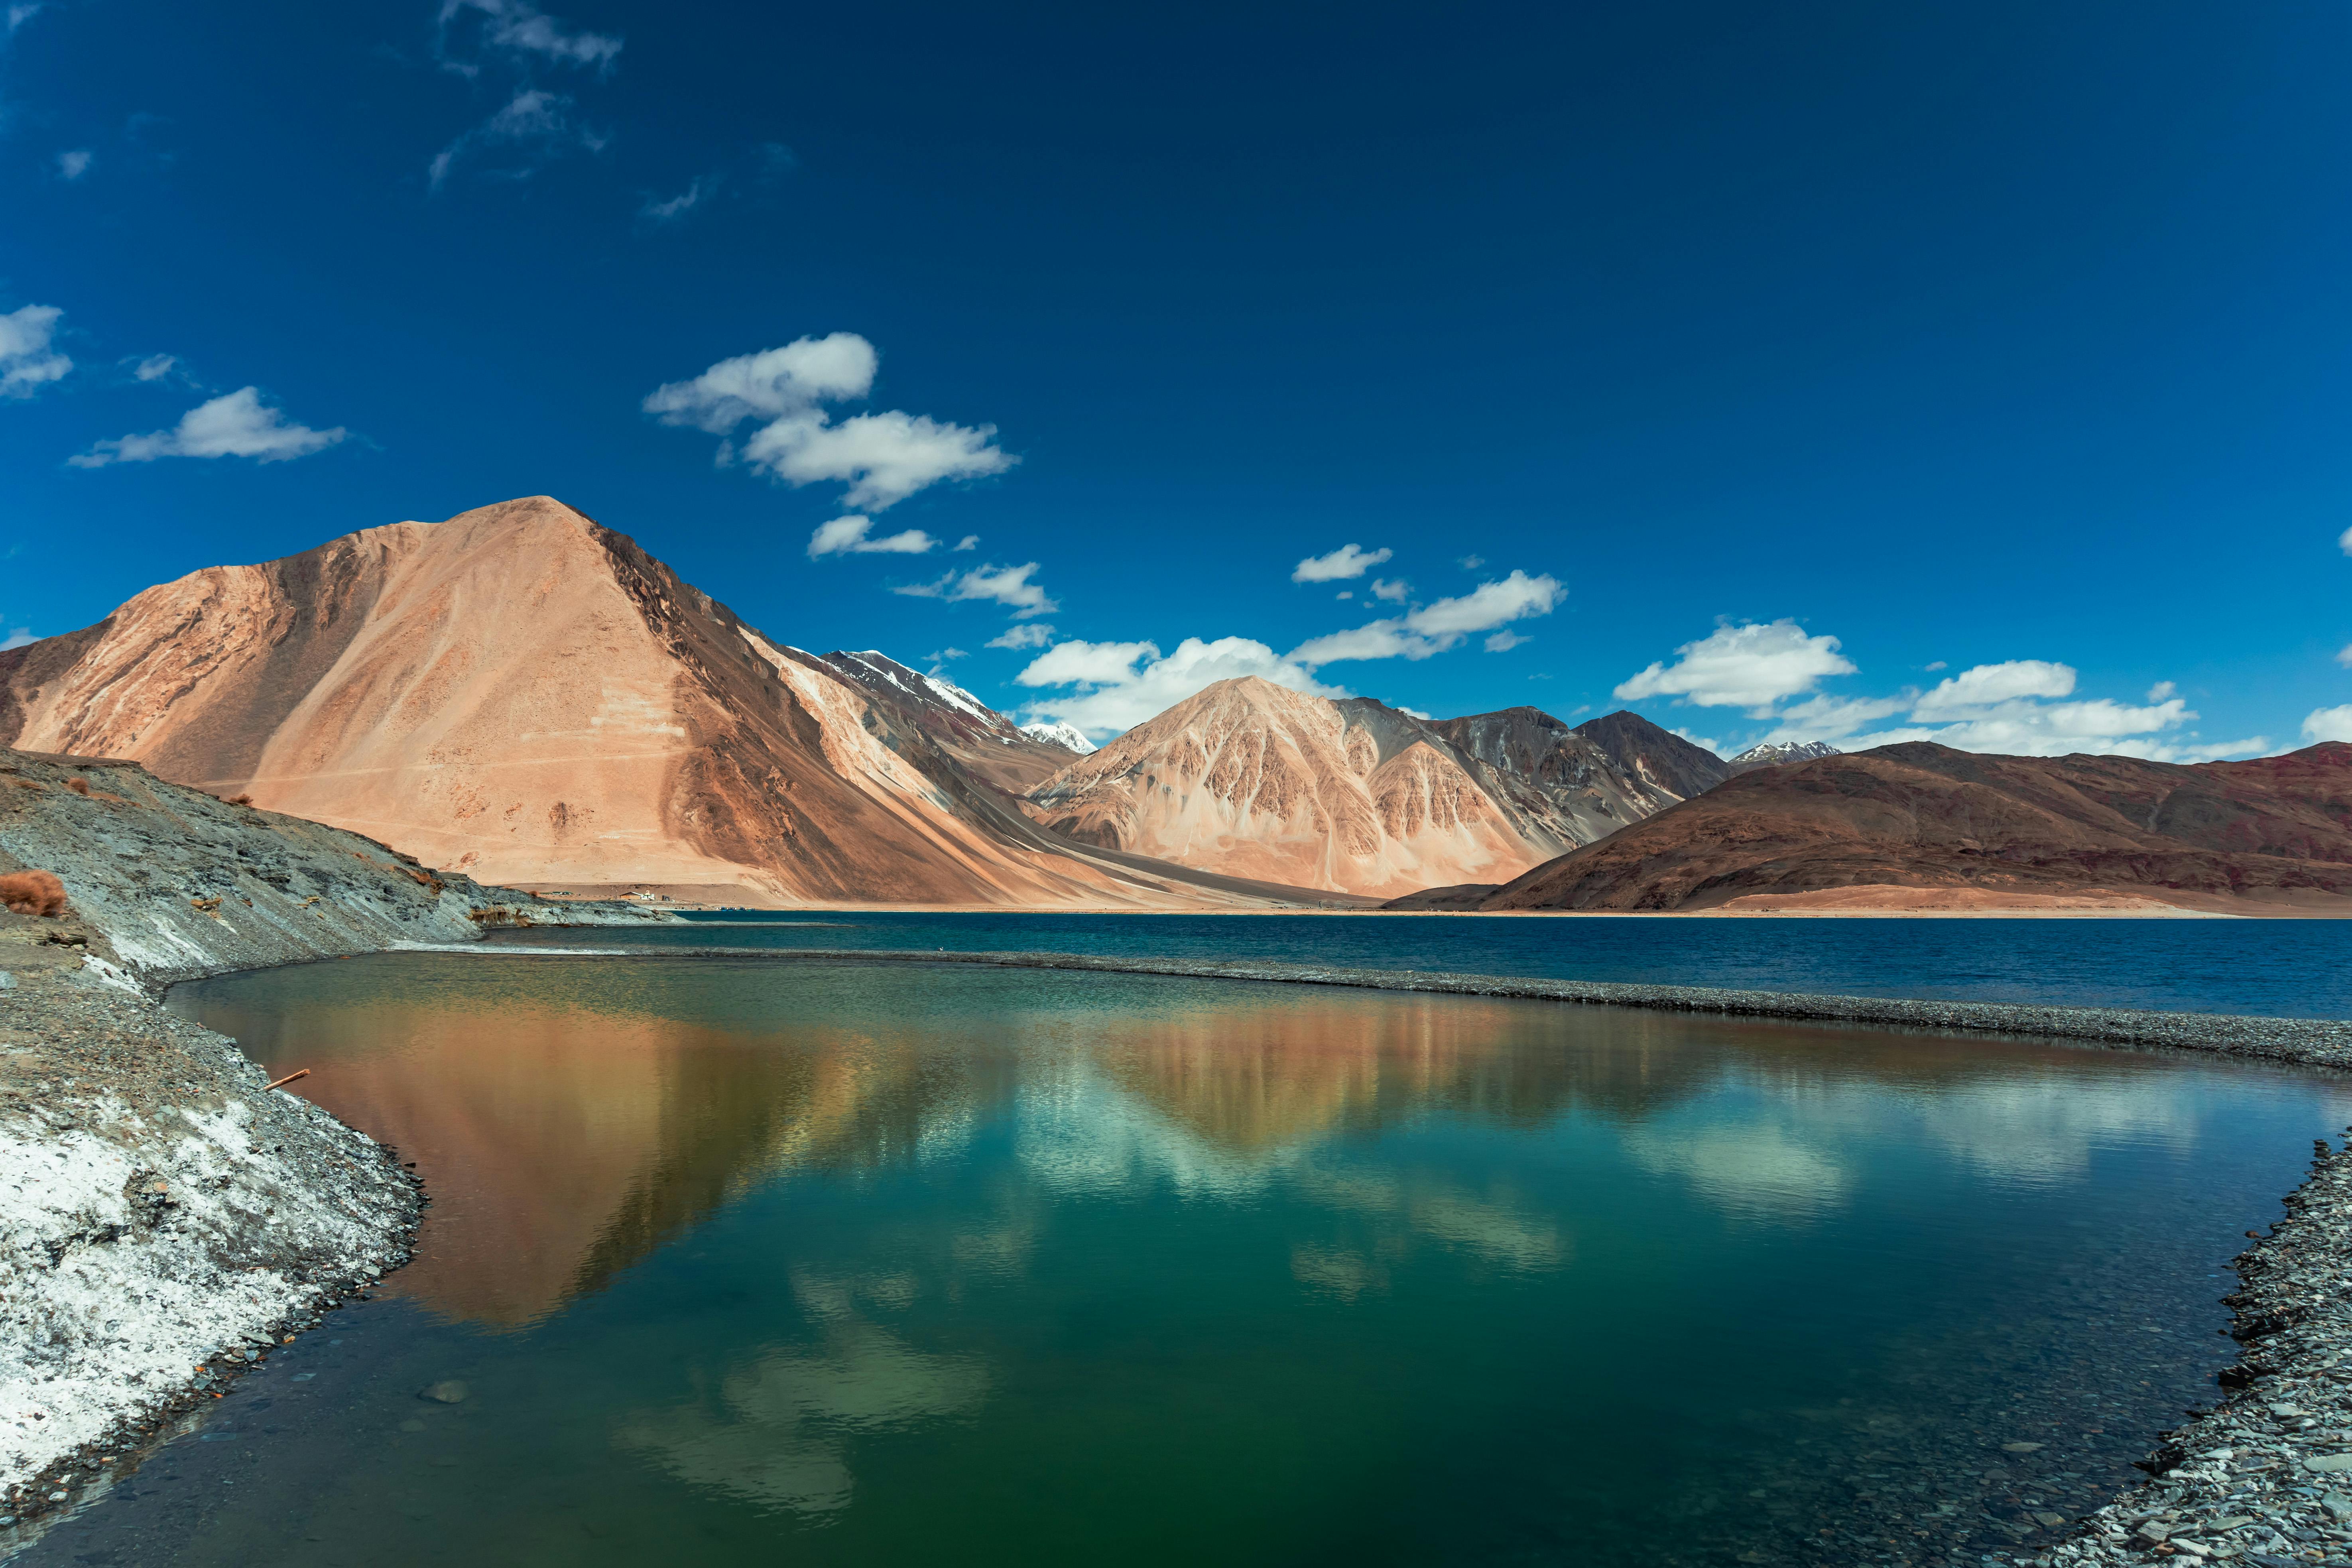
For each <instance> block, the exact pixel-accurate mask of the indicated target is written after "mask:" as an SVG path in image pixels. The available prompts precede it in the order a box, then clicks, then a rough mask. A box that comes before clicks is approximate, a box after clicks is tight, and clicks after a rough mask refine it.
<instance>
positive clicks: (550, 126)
mask: <svg viewBox="0 0 2352 1568" xmlns="http://www.w3.org/2000/svg"><path fill="white" fill-rule="evenodd" d="M576 107H577V106H576V105H575V104H574V103H573V101H572V99H571V98H569V97H568V96H566V95H565V94H563V93H560V92H549V91H547V90H545V89H541V88H535V87H526V88H523V89H520V91H518V92H517V93H516V94H515V95H514V97H513V98H512V99H511V100H509V101H508V103H507V106H506V107H505V108H503V109H501V110H499V111H498V112H497V113H496V114H493V115H491V116H490V117H489V118H488V120H485V121H482V123H480V124H479V125H477V126H475V127H474V128H473V129H472V130H471V131H468V132H466V133H465V134H464V135H462V136H460V137H458V138H457V140H456V141H455V142H450V143H449V145H447V146H446V147H444V148H442V149H441V151H440V152H438V153H435V154H434V155H433V162H432V163H431V164H430V165H429V167H428V170H427V173H428V175H429V178H428V180H427V182H426V184H428V185H429V187H430V188H431V189H433V190H436V191H437V190H439V189H440V188H441V186H442V184H443V182H445V181H446V180H447V179H448V177H449V171H450V170H452V169H454V168H456V167H457V164H458V163H459V162H461V161H463V160H466V159H469V158H471V157H473V156H475V155H476V154H478V153H483V152H486V151H488V150H489V149H492V148H498V147H511V148H516V149H519V150H520V152H521V153H522V154H523V159H524V161H523V163H520V165H517V166H515V167H513V168H509V169H506V170H503V171H500V173H502V174H505V175H507V176H508V177H509V178H513V179H527V178H529V177H530V174H531V173H532V172H533V171H534V170H535V169H536V168H537V167H538V165H539V164H541V163H545V162H546V161H548V160H549V159H551V158H554V157H556V156H558V155H560V154H562V153H565V152H567V151H569V150H571V149H572V148H574V147H582V148H585V149H586V150H588V151H589V152H591V153H601V152H603V151H604V147H605V144H606V143H607V142H610V141H611V140H612V138H611V137H609V136H607V135H605V134H604V132H597V131H592V130H590V129H589V128H588V127H587V126H585V125H583V124H582V123H581V122H580V121H578V120H576V119H574V118H573V116H572V110H574V108H576Z"/></svg>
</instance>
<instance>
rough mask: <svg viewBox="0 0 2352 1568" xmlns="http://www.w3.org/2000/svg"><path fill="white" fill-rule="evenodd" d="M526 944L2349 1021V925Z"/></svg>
mask: <svg viewBox="0 0 2352 1568" xmlns="http://www.w3.org/2000/svg"><path fill="white" fill-rule="evenodd" d="M490 940H491V941H493V942H500V943H509V944H515V945H522V946H530V945H556V946H572V945H579V944H582V943H594V944H596V945H600V946H602V945H613V944H621V945H627V946H635V947H645V948H653V949H660V948H679V947H698V946H718V947H749V948H776V947H791V948H899V949H914V950H926V949H930V948H940V947H944V948H948V949H950V950H960V951H991V950H1000V951H1002V950H1017V951H1027V952H1080V953H1096V954H1101V955H1104V956H1107V957H1124V958H1194V959H1216V960H1229V961H1236V962H1238V961H1243V960H1253V959H1276V960H1283V961H1288V962H1296V963H1321V964H1332V965H1341V966H1351V967H1359V968H1366V969H1422V970H1441V971H1454V972H1459V973H1472V974H1515V975H1537V976H1542V977H1545V978H1549V979H1559V980H1597V981H1619V982H1626V983H1632V984H1659V985H1709V986H1717V987H1720V988H1724V989H1728V990H1759V991H1795V992H1808V993H1814V994H1832V995H1856V996H1912V997H1919V998H1923V999H1927V1000H1958V1001H1971V1002H2019V1003H2043V1004H2056V1005H2062V1006H2076V1007H2147V1008H2153V1009H2157V1010H2158V1011H2168V1012H2169V1011H2179V1012H2191V1013H2246V1014H2252V1015H2255V1016H2263V1017H2311V1018H2352V921H2336V920H2274V921H2273V920H2262V921H2255V920H2048V919H2043V920H1992V919H1968V920H1913V919H1893V920H1855V919H1844V920H1823V919H1805V918H1801V917H1789V918H1780V917H1763V916H1755V917H1722V916H1718V917H1711V918H1703V919H1690V918H1675V917H1659V916H1623V915H1620V916H1609V915H1578V916H1569V917H1560V916H1513V915H1129V914H940V913H932V912H929V911H924V912H908V913H900V912H890V911H875V910H852V911H843V912H838V913H829V912H813V913H794V914H790V915H777V914H764V913H761V914H753V913H741V914H731V915H730V914H711V915H689V916H688V917H687V921H686V923H684V924H681V925H676V926H668V927H659V926H653V927H644V928H638V929H627V928H621V929H613V930H604V929H599V930H594V931H580V930H577V929H575V930H572V931H499V932H495V933H493V934H492V936H491V939H490Z"/></svg>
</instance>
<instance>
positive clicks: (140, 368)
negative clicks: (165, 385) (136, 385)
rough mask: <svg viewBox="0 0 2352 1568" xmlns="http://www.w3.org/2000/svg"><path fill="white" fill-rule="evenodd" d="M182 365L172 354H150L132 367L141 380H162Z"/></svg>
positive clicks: (132, 371)
mask: <svg viewBox="0 0 2352 1568" xmlns="http://www.w3.org/2000/svg"><path fill="white" fill-rule="evenodd" d="M179 366H180V362H179V361H178V360H177V359H176V358H174V357H173V355H171V354H149V355H148V356H147V357H146V358H145V359H142V360H141V361H140V362H139V363H137V364H134V365H132V366H131V374H132V375H134V376H136V377H138V378H139V379H140V380H141V381H161V380H163V378H164V377H165V376H167V375H169V374H172V373H173V371H174V370H177V369H178V368H179Z"/></svg>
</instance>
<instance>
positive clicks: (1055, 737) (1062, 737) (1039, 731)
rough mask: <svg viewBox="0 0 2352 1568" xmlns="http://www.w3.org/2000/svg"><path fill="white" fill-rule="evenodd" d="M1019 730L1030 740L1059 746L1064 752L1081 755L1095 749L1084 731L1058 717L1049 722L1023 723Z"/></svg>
mask: <svg viewBox="0 0 2352 1568" xmlns="http://www.w3.org/2000/svg"><path fill="white" fill-rule="evenodd" d="M1021 732H1022V733H1023V734H1024V735H1026V736H1028V737H1030V738H1031V739H1032V740H1036V741H1043V742H1045V743H1046V744H1047V745H1049V746H1059V747H1061V748H1062V749H1063V750H1064V751H1066V752H1076V753H1077V754H1078V755H1080V756H1082V757H1083V756H1085V755H1086V754H1087V752H1091V751H1093V750H1094V749H1095V743H1094V742H1092V741H1089V740H1087V737H1086V732H1085V731H1082V730H1079V729H1078V728H1076V726H1075V725H1071V724H1065V723H1063V722H1062V721H1060V720H1058V719H1056V720H1055V721H1053V722H1052V723H1050V724H1048V723H1045V722H1043V721H1040V722H1038V723H1035V724H1024V725H1022V726H1021Z"/></svg>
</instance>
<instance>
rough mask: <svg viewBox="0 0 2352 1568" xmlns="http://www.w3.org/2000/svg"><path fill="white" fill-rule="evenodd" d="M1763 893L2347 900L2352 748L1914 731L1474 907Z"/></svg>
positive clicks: (1727, 793)
mask: <svg viewBox="0 0 2352 1568" xmlns="http://www.w3.org/2000/svg"><path fill="white" fill-rule="evenodd" d="M1767 897H1769V898H1774V899H1781V900H1791V899H1793V900H1797V903H1796V904H1795V905H1794V906H1793V907H1799V908H1802V907H1807V906H1809V905H1810V906H1812V907H1840V908H1853V909H1859V908H1869V907H1873V906H1877V907H1906V906H1907V907H1919V906H1921V905H1922V904H1937V905H1950V906H1958V907H1986V906H1988V905H1992V906H1998V905H2000V904H2001V903H2002V902H2004V901H2006V902H2010V903H2016V904H2020V905H2023V906H2027V907H2031V906H2032V905H2033V904H2034V903H2035V902H2036V901H2037V900H2040V901H2043V902H2045V903H2046V901H2047V900H2052V899H2059V898H2063V899H2067V900H2074V901H2077V902H2088V903H2093V904H2096V903H2101V902H2106V903H2117V902H2129V901H2133V900H2140V901H2154V902H2157V903H2163V904H2173V905H2179V906H2182V907H2188V908H2198V909H2209V910H2257V911H2258V910H2263V909H2264V908H2268V909H2272V910H2278V909H2282V908H2286V907H2294V906H2301V907H2308V908H2311V909H2315V910H2343V909H2345V908H2347V905H2346V903H2345V900H2347V899H2352V745H2344V744H2341V743H2334V742H2331V743H2328V744H2325V745H2318V746H2312V747H2308V748H2306V749H2305V750H2303V751H2300V752H2292V753H2290V754H2288V755H2286V756H2284V757H2264V758H2259V759H2256V760H2254V761H2252V762H2238V763H2196V764H2193V765H2182V764H2179V763H2151V762H2142V761H2140V760H2138V759H2137V758H2132V757H2112V756H2082V755H2076V756H2068V757H2001V756H1984V755H1979V754H1977V753H1974V752H1958V751H1954V750H1952V749H1950V748H1949V747H1946V746H1937V745H1933V744H1929V743H1927V742H1916V743H1912V744H1906V745H1895V746H1882V747H1879V748H1877V749H1876V750H1874V751H1869V752H1857V753H1854V754H1853V755H1833V756H1828V757H1821V758H1816V759H1814V760H1813V761H1811V762H1805V763H1795V764H1793V765H1790V766H1782V767H1768V768H1759V769H1756V770H1753V771H1750V772H1748V773H1740V774H1738V776H1736V777H1734V778H1732V779H1730V780H1729V781H1727V782H1726V783H1724V784H1719V785H1717V787H1716V788H1714V789H1713V790H1710V791H1709V792H1707V793H1706V795H1702V796H1701V797H1699V798H1698V799H1696V800H1692V801H1688V802H1685V804H1683V805H1678V806H1675V807H1673V808H1671V809H1669V810H1667V811H1664V812H1662V813H1660V814H1659V815H1658V816H1654V817H1651V818H1650V819H1649V820H1648V821H1646V822H1643V823H1639V824H1636V825H1635V826H1632V827H1629V828H1627V829H1625V830H1624V831H1623V832H1622V833H1619V834H1617V835H1616V836H1615V837H1612V838H1609V839H1607V840H1604V841H1602V842H1601V843H1598V844H1592V845H1588V846H1585V847H1582V848H1579V849H1575V850H1571V851H1570V852H1569V853H1568V854H1565V855H1563V856H1561V857H1560V858H1559V859H1557V860H1554V861H1551V862H1550V863H1549V864H1548V865H1544V866H1539V867H1538V868H1535V869H1534V870H1532V871H1529V872H1528V874H1526V875H1525V876H1523V877H1520V878H1519V879H1517V880H1516V881H1514V882H1512V883H1511V884H1510V885H1508V886H1507V887H1505V888H1503V889H1500V890H1499V891H1497V892H1496V893H1494V894H1492V895H1491V896H1489V897H1487V898H1486V899H1485V900H1482V901H1480V902H1479V903H1478V904H1477V905H1476V907H1478V908H1482V909H1486V910H1695V909H1709V908H1717V907H1720V906H1723V905H1726V904H1731V903H1732V902H1733V900H1756V899H1762V898H1767ZM1735 907H1738V906H1735ZM1746 907H1770V906H1758V905H1756V904H1753V903H1750V904H1748V905H1747V906H1746Z"/></svg>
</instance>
